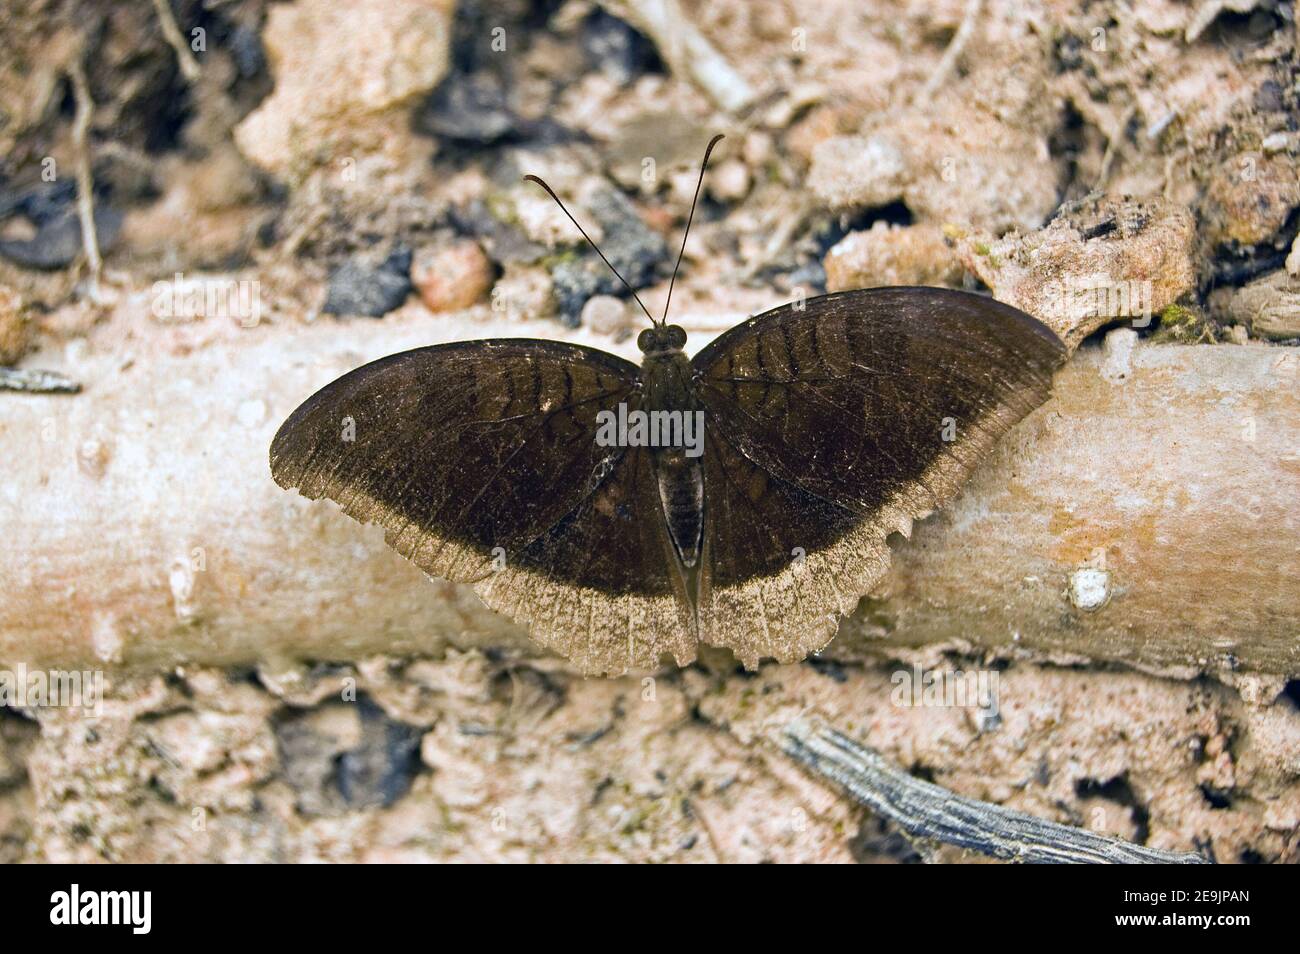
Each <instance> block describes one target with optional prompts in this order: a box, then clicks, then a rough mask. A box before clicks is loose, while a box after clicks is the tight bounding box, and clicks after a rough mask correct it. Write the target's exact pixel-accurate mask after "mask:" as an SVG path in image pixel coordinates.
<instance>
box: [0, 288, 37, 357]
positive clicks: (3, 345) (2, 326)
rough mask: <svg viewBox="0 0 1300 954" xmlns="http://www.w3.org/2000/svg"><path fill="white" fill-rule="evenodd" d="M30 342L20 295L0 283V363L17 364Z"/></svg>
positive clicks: (29, 332)
mask: <svg viewBox="0 0 1300 954" xmlns="http://www.w3.org/2000/svg"><path fill="white" fill-rule="evenodd" d="M30 344H31V324H30V323H29V322H28V321H27V316H26V315H25V314H24V309H23V299H22V296H21V295H19V294H18V292H16V291H14V290H13V289H12V288H10V287H9V286H7V285H0V365H10V364H17V363H18V360H19V359H20V358H21V357H22V356H23V355H24V354H26V353H27V348H28V346H29V345H30Z"/></svg>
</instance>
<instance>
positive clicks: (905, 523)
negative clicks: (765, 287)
mask: <svg viewBox="0 0 1300 954" xmlns="http://www.w3.org/2000/svg"><path fill="white" fill-rule="evenodd" d="M1064 358H1065V349H1064V346H1063V345H1062V344H1061V343H1060V341H1059V340H1058V339H1057V338H1056V336H1055V335H1053V334H1052V333H1051V331H1050V330H1048V329H1047V328H1046V327H1045V326H1043V325H1041V324H1040V323H1039V322H1037V321H1035V320H1034V319H1033V318H1030V317H1029V316H1027V315H1025V314H1023V313H1022V312H1019V311H1017V310H1016V309H1013V308H1010V307H1008V306H1006V305H1002V304H1000V303H998V302H996V301H993V300H991V299H988V298H983V297H981V296H977V295H973V294H968V293H964V292H956V291H948V290H944V289H935V288H906V287H904V288H879V289H868V290H863V291H854V292H844V293H839V294H834V295H826V296H823V297H820V298H814V299H809V300H808V301H806V302H804V303H803V305H802V307H798V306H796V305H794V304H791V305H785V306H783V307H781V308H777V309H774V310H773V311H770V312H766V313H765V314H762V315H759V316H757V317H755V318H752V319H750V320H749V321H747V322H745V323H744V324H742V325H739V326H737V327H735V328H733V329H731V330H730V331H728V332H726V333H724V334H723V335H721V336H720V337H719V338H717V339H716V340H715V341H714V342H713V343H711V344H710V345H709V346H708V347H706V348H705V349H704V350H702V351H701V352H700V353H699V354H698V355H697V356H696V357H695V359H694V361H693V364H694V366H695V368H696V371H697V382H698V386H699V395H700V399H701V402H702V403H703V405H704V407H705V408H706V414H707V429H708V439H709V442H710V446H709V452H708V453H706V460H705V515H706V517H705V519H706V534H705V537H706V550H707V552H706V558H705V559H704V561H703V565H702V570H701V581H700V609H699V617H700V630H701V639H702V640H703V641H705V642H709V643H715V644H721V645H727V646H730V647H731V648H732V649H733V650H734V651H735V652H736V653H737V655H739V656H740V657H741V659H742V660H744V661H745V662H746V663H747V664H749V665H753V664H755V663H756V662H757V660H758V659H759V658H761V657H765V656H773V657H775V658H777V659H781V660H786V661H789V660H795V659H800V658H803V656H804V655H806V654H807V653H808V652H811V651H814V650H816V649H818V648H820V647H821V646H822V645H824V644H825V643H826V642H828V641H829V639H830V638H831V637H832V636H833V635H834V632H835V629H836V621H837V619H838V616H839V614H841V613H847V612H850V611H851V610H852V608H853V606H854V605H856V603H857V600H858V598H859V597H860V596H861V595H862V594H864V593H866V592H867V591H868V590H869V589H870V588H871V586H872V585H873V584H874V583H875V582H876V581H877V580H878V579H879V578H880V576H881V575H883V573H884V571H885V569H886V568H887V566H888V550H887V547H886V544H885V538H886V537H887V536H888V535H889V534H890V533H891V532H893V531H895V530H907V529H908V528H910V523H911V520H912V519H913V518H916V517H920V516H923V515H925V514H926V513H929V512H930V511H931V510H934V509H935V508H937V507H939V506H941V505H942V504H943V503H944V502H946V501H947V500H948V499H950V498H951V497H952V496H953V494H954V493H955V492H956V490H957V488H958V487H959V486H960V485H961V483H962V481H963V480H964V479H965V478H966V476H967V475H968V474H969V472H970V470H971V469H972V468H973V466H974V464H975V463H976V461H977V460H978V459H979V458H980V457H982V456H983V455H984V454H985V453H986V452H987V451H988V450H989V448H990V447H991V446H992V445H993V443H994V442H995V441H996V440H997V439H998V438H999V437H1000V436H1001V435H1002V434H1004V433H1005V432H1006V431H1007V430H1008V429H1009V428H1010V427H1011V426H1012V425H1013V424H1015V423H1016V422H1017V421H1018V420H1020V419H1021V418H1022V417H1024V416H1025V415H1026V414H1027V413H1029V411H1031V410H1033V409H1034V408H1035V407H1037V406H1038V405H1039V404H1041V403H1042V402H1043V401H1044V400H1045V399H1046V397H1047V395H1048V391H1049V388H1050V384H1051V378H1052V374H1053V372H1054V371H1055V369H1056V368H1057V367H1059V365H1060V364H1061V362H1062V361H1063V360H1064Z"/></svg>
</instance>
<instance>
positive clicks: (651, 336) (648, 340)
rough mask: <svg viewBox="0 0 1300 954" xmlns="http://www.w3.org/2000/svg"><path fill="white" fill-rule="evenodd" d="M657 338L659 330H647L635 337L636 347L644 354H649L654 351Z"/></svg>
mask: <svg viewBox="0 0 1300 954" xmlns="http://www.w3.org/2000/svg"><path fill="white" fill-rule="evenodd" d="M658 338H659V329H657V328H647V329H645V331H643V332H641V333H640V334H639V335H637V336H636V346H637V347H638V348H640V349H641V351H642V352H644V353H645V354H649V353H650V352H651V351H653V350H654V349H655V345H657V344H658V343H659V342H658Z"/></svg>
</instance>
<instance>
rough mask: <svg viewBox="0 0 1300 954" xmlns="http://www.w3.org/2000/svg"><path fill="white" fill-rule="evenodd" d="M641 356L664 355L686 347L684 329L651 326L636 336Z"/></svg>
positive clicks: (679, 327) (679, 326) (678, 326)
mask: <svg viewBox="0 0 1300 954" xmlns="http://www.w3.org/2000/svg"><path fill="white" fill-rule="evenodd" d="M636 346H637V347H638V348H640V349H641V353H642V354H647V355H654V354H666V353H668V352H672V351H681V350H682V348H684V347H685V346H686V329H685V328H683V327H682V326H681V325H651V326H650V327H649V328H647V329H645V330H644V331H642V332H641V334H639V335H638V336H637V339H636Z"/></svg>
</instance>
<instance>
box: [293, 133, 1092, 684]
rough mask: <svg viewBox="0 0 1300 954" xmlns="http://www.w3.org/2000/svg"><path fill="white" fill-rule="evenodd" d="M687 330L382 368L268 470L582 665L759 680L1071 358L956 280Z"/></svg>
mask: <svg viewBox="0 0 1300 954" xmlns="http://www.w3.org/2000/svg"><path fill="white" fill-rule="evenodd" d="M721 138H722V137H721V136H718V137H715V138H714V140H713V141H712V142H710V143H709V147H708V150H706V152H705V157H704V164H703V166H702V167H701V169H700V182H701V183H702V182H703V178H704V171H705V169H706V168H707V166H708V158H709V153H711V152H712V150H713V147H714V146H715V145H716V144H717V142H718V140H719V139H721ZM527 178H529V179H532V180H533V181H535V182H537V183H538V184H539V185H541V186H542V187H543V188H544V189H546V191H547V192H548V193H550V194H551V196H552V198H555V200H556V202H559V201H560V200H559V199H558V197H556V196H555V193H554V192H553V191H552V190H551V189H550V187H549V186H547V185H546V184H545V183H544V182H542V181H541V180H540V179H536V177H533V176H529V177H527ZM699 184H700V183H697V184H696V193H695V194H696V199H698V197H699ZM560 206H561V208H564V206H563V203H560ZM564 211H565V214H566V215H568V214H569V213H568V210H567V209H565V210H564ZM694 212H695V209H694V205H692V208H691V215H690V217H689V218H688V219H687V224H686V230H687V233H688V234H689V230H690V225H691V221H692V220H693V219H694ZM569 218H570V219H571V220H572V219H573V216H572V215H569ZM574 224H575V225H577V224H578V223H577V222H576V220H575V221H574ZM578 228H579V231H582V234H583V236H584V237H586V232H585V231H583V230H582V227H581V226H578ZM588 241H590V239H588ZM593 247H595V246H594V243H593ZM682 248H683V252H684V250H685V237H683V240H682ZM596 251H597V253H598V254H599V253H600V250H599V249H597V250H596ZM601 258H602V259H603V258H604V255H603V254H601ZM607 264H608V262H607ZM680 265H681V255H680V254H679V255H678V259H677V266H678V267H680ZM610 267H611V269H612V268H613V266H610ZM615 274H617V271H616V270H615ZM619 277H620V279H621V278H622V276H619ZM675 281H676V270H674V273H673V281H672V282H670V283H669V290H668V298H669V301H671V298H672V286H673V284H674V283H675ZM624 284H625V285H626V284H627V283H626V282H624ZM628 290H629V291H631V292H632V295H633V297H635V298H636V300H637V302H638V303H639V304H640V298H639V297H637V296H636V292H635V290H633V289H632V288H631V286H628ZM641 307H642V309H643V310H645V305H644V304H642V305H641ZM667 314H668V309H667V305H665V309H664V317H663V318H661V319H658V320H656V319H655V318H654V317H653V316H650V313H649V311H648V310H646V315H647V316H648V317H650V321H651V326H650V327H649V328H646V329H645V330H644V331H642V332H641V335H640V337H639V338H638V339H637V345H638V347H639V348H640V349H641V351H642V352H643V357H642V360H641V365H640V366H639V367H638V366H637V365H635V364H633V363H631V362H629V361H625V360H624V359H622V358H619V357H616V356H615V355H612V354H608V353H606V352H603V351H598V350H595V349H593V348H586V347H581V346H578V345H572V344H564V343H561V342H557V341H542V340H534V339H527V338H519V339H491V340H483V341H464V342H457V343H454V344H445V345H435V346H432V347H427V348H417V349H415V350H414V351H406V352H403V353H401V354H395V355H390V356H389V357H386V358H381V359H380V360H378V361H375V362H372V363H371V364H367V365H365V366H364V367H361V368H357V369H356V370H355V371H352V372H350V373H348V374H345V375H344V376H343V377H341V378H339V379H338V380H337V381H334V382H333V383H332V384H329V385H327V386H326V387H324V388H322V389H321V390H320V391H318V392H316V393H315V394H314V395H312V396H311V397H310V398H308V399H307V400H306V401H305V402H304V403H303V404H302V406H300V407H299V408H298V409H297V410H296V411H294V412H293V414H291V415H290V416H289V418H288V420H286V421H285V422H284V424H283V425H282V426H281V428H280V430H279V432H278V433H277V434H276V436H275V440H274V441H273V442H272V444H271V473H272V475H273V476H274V478H275V480H276V482H277V483H278V484H280V486H282V487H284V488H286V489H288V488H294V487H296V488H297V489H298V490H299V491H300V492H301V493H302V494H303V495H304V496H307V497H310V498H313V499H318V498H321V497H329V498H331V499H332V500H334V501H336V502H338V503H339V504H340V505H341V506H342V507H343V510H344V512H346V513H347V514H349V515H350V516H352V517H355V518H356V519H357V520H360V521H362V522H364V523H378V524H380V525H381V526H382V527H383V528H384V531H385V536H386V539H387V541H388V543H389V545H391V546H392V547H393V548H394V549H396V550H397V551H398V552H399V553H401V554H402V555H403V556H404V557H406V558H407V559H408V560H410V561H411V562H413V563H414V564H415V565H416V566H418V567H420V569H422V570H424V571H425V572H426V573H428V574H430V575H432V576H438V577H444V578H446V579H448V580H454V581H457V582H463V583H470V584H473V586H474V588H475V589H476V590H477V592H478V593H479V595H480V596H481V597H482V599H483V601H484V602H485V603H486V604H487V605H488V606H490V607H492V608H493V609H495V610H498V611H500V612H503V613H506V614H508V615H510V616H511V617H513V618H514V619H516V620H518V621H520V622H521V623H523V624H524V625H525V626H527V627H528V628H529V630H530V631H531V633H532V635H533V637H534V638H535V639H536V640H537V641H538V642H540V643H541V644H542V645H544V646H547V647H549V648H551V649H553V650H555V651H556V652H558V653H560V654H561V655H563V656H566V657H568V658H569V659H570V660H572V661H573V663H574V664H575V665H576V666H577V667H578V668H579V669H580V670H581V671H583V672H585V673H591V674H595V673H621V672H625V671H626V670H627V669H629V668H633V667H635V668H645V667H653V666H656V665H658V664H660V662H661V661H662V660H663V659H664V657H666V656H670V657H672V659H674V660H675V661H676V662H677V664H678V665H685V664H687V663H689V662H690V661H691V660H693V659H694V658H695V655H696V647H697V644H699V643H708V644H711V645H715V646H725V647H728V648H730V649H731V650H732V651H733V652H734V653H735V655H736V656H737V657H738V658H739V659H740V660H741V661H742V662H743V663H744V664H745V665H746V666H747V667H750V668H753V667H755V666H757V665H758V662H759V660H761V659H764V658H769V657H770V658H773V659H777V660H779V661H781V662H793V661H797V660H799V659H802V658H803V657H805V656H806V655H807V654H808V653H810V652H814V651H816V650H818V649H821V648H822V647H823V646H825V645H826V643H828V642H829V641H830V639H831V638H832V637H833V636H834V635H835V632H836V628H837V623H838V619H839V617H840V616H841V615H843V614H847V613H849V612H851V611H852V610H853V608H854V607H855V606H856V605H857V603H858V600H859V598H860V597H861V596H862V595H863V594H864V593H866V592H867V591H868V590H870V588H871V587H872V586H873V584H875V583H876V581H877V580H879V579H880V577H881V575H882V574H883V573H884V572H885V570H886V568H887V566H888V561H889V550H888V546H887V544H886V537H887V536H888V535H889V534H890V533H892V532H894V531H902V532H904V533H908V532H910V527H911V523H912V520H913V519H915V518H919V517H922V516H924V515H926V514H928V513H930V512H931V511H933V510H934V509H935V508H937V507H939V506H941V505H942V504H943V503H945V502H946V501H947V500H949V499H950V498H951V497H952V496H953V495H954V494H955V492H956V491H957V489H958V487H959V486H960V485H961V483H962V481H963V480H964V479H965V478H966V476H967V475H968V474H969V473H970V471H971V470H972V468H973V467H974V465H975V463H976V462H977V461H978V460H979V459H980V457H981V456H982V455H984V454H985V453H986V452H987V451H988V450H989V448H990V447H991V446H992V445H993V444H994V442H995V441H997V439H998V438H999V437H1000V436H1001V435H1002V434H1004V433H1005V432H1006V431H1007V430H1008V429H1009V428H1010V427H1011V426H1012V425H1013V424H1015V423H1016V422H1017V421H1019V420H1020V419H1021V418H1022V417H1024V416H1025V415H1026V414H1028V413H1029V412H1030V411H1031V410H1033V409H1034V408H1035V407H1037V406H1038V405H1039V404H1041V403H1042V402H1043V401H1044V400H1046V398H1047V396H1048V393H1049V389H1050V385H1051V379H1052V374H1053V372H1054V371H1055V370H1056V368H1057V367H1059V366H1060V365H1061V363H1062V362H1063V361H1064V359H1065V356H1066V351H1065V348H1064V346H1063V345H1062V343H1061V342H1060V340H1059V339H1058V338H1057V337H1056V336H1055V335H1054V334H1053V333H1052V332H1051V331H1050V330H1049V329H1048V328H1047V327H1046V326H1045V325H1043V324H1042V323H1040V322H1039V321H1037V320H1035V319H1034V318H1032V317H1030V316H1029V315H1027V314H1025V313H1023V312H1021V311H1018V310H1016V309H1015V308H1011V307H1009V306H1007V305H1003V304H1000V303H999V302H997V301H993V300H992V299H989V298H985V297H981V296H979V295H974V294H969V293H965V292H959V291H951V290H947V289H942V288H923V287H892V288H871V289H864V290H859V291H849V292H840V293H836V294H831V295H824V296H821V297H818V298H811V299H808V300H807V301H805V302H796V303H792V304H787V305H783V306H781V307H779V308H775V309H773V310H771V311H768V312H765V313H763V314H761V315H758V316H756V317H753V318H750V319H749V320H748V321H745V322H744V323H742V324H740V325H737V326H736V327H734V328H732V329H731V330H730V331H727V332H725V333H724V334H722V335H721V336H720V337H718V338H717V339H716V340H714V341H713V342H712V343H711V344H709V345H708V346H707V347H705V348H704V349H703V350H702V351H701V352H700V353H699V354H697V355H696V356H695V357H694V358H688V357H687V356H686V353H685V352H684V351H683V347H684V346H685V344H686V332H685V331H683V330H682V328H680V327H679V326H677V325H670V324H668V323H667ZM345 421H350V423H351V426H350V427H345Z"/></svg>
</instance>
